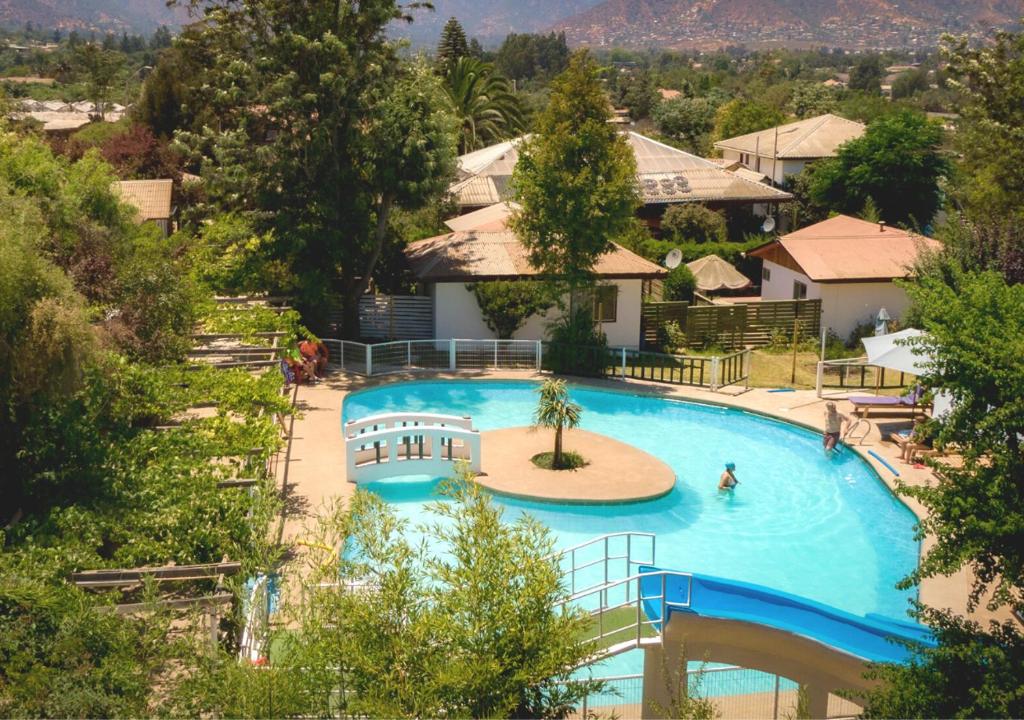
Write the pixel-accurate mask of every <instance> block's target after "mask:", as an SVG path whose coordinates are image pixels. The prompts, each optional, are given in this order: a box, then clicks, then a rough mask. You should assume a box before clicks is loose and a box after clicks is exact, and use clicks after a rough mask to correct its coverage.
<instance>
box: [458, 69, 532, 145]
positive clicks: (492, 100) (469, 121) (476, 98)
mask: <svg viewBox="0 0 1024 720" xmlns="http://www.w3.org/2000/svg"><path fill="white" fill-rule="evenodd" d="M444 91H445V93H446V95H447V97H448V107H449V109H450V110H451V113H452V114H453V115H454V116H455V117H456V118H457V119H458V121H459V123H460V130H461V134H460V136H459V152H460V153H467V152H470V151H472V150H478V149H480V148H482V147H485V146H487V145H489V144H491V143H492V142H494V141H496V140H501V139H502V138H507V137H510V136H512V135H514V134H515V133H517V132H519V131H520V130H522V129H523V125H524V123H523V110H522V106H521V105H520V103H519V99H518V98H517V97H516V96H515V94H514V93H513V92H512V86H511V84H510V83H509V81H508V80H506V79H505V78H503V77H502V76H501V75H498V74H497V73H495V72H494V66H493V65H491V64H490V63H485V62H483V61H481V60H478V59H476V58H473V57H462V58H459V60H458V61H457V62H456V63H455V64H454V65H452V67H451V69H450V70H449V72H448V74H447V76H446V77H445V84H444Z"/></svg>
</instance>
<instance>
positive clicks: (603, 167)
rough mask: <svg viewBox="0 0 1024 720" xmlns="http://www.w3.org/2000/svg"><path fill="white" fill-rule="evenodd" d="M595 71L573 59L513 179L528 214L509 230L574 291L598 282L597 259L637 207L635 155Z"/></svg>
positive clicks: (580, 56)
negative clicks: (615, 121)
mask: <svg viewBox="0 0 1024 720" xmlns="http://www.w3.org/2000/svg"><path fill="white" fill-rule="evenodd" d="M596 70H597V69H596V66H595V65H594V63H593V61H592V60H591V59H590V57H589V55H587V53H586V52H579V53H576V54H575V55H573V57H572V60H571V61H570V63H569V69H568V70H566V71H565V72H564V73H563V74H562V75H560V76H558V78H556V79H555V81H554V82H553V83H552V88H551V99H550V102H549V103H548V107H547V109H546V110H545V111H544V112H543V113H542V114H541V116H540V117H539V118H538V121H537V133H536V134H535V135H534V136H533V137H532V138H530V139H529V140H528V141H526V142H524V143H523V145H522V146H521V148H520V152H519V161H518V163H517V164H516V169H515V171H514V173H513V177H512V185H513V192H514V194H515V197H516V200H517V202H519V204H520V205H521V206H522V209H521V210H520V211H518V212H517V213H516V214H515V215H514V216H513V218H512V222H511V226H512V227H513V229H514V230H515V231H516V232H517V233H518V234H519V237H520V238H521V240H522V242H523V245H524V246H525V247H526V250H527V253H528V256H529V259H530V262H531V263H532V264H533V265H534V267H536V268H537V269H538V270H540V271H541V272H542V273H543V274H544V275H546V276H548V277H550V278H553V279H558V280H559V281H562V282H564V283H566V284H567V285H568V286H569V287H570V288H575V287H578V286H579V285H581V284H583V283H584V282H587V281H590V280H591V279H592V278H593V268H594V264H595V263H596V262H597V258H598V257H600V256H601V255H603V254H604V253H606V252H608V251H609V250H611V248H612V245H611V243H612V241H613V240H614V239H615V238H616V237H618V236H620V235H622V234H624V233H625V232H627V231H628V230H629V229H630V227H631V226H632V222H633V215H634V213H635V212H636V209H637V207H638V206H639V196H638V191H637V187H636V161H635V159H634V157H633V151H632V150H631V149H630V147H629V144H628V143H627V141H626V139H625V138H624V137H623V136H622V135H620V134H619V133H618V132H617V131H616V130H615V128H614V126H613V125H611V124H609V123H608V115H609V112H608V100H607V97H606V95H605V94H604V89H603V87H602V86H601V83H600V81H599V80H598V78H597V72H596Z"/></svg>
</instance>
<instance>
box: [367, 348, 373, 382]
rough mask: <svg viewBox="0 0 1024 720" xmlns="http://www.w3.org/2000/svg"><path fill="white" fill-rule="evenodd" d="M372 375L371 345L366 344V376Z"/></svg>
mask: <svg viewBox="0 0 1024 720" xmlns="http://www.w3.org/2000/svg"><path fill="white" fill-rule="evenodd" d="M372 375H373V345H367V346H366V377H370V376H372Z"/></svg>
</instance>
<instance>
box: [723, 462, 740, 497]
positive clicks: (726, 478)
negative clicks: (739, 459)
mask: <svg viewBox="0 0 1024 720" xmlns="http://www.w3.org/2000/svg"><path fill="white" fill-rule="evenodd" d="M735 470H736V463H734V462H728V463H726V464H725V472H723V473H722V476H721V477H720V478H718V489H719V490H732V489H733V488H734V487H736V486H737V485H738V484H739V482H740V481H739V480H737V479H736V473H735Z"/></svg>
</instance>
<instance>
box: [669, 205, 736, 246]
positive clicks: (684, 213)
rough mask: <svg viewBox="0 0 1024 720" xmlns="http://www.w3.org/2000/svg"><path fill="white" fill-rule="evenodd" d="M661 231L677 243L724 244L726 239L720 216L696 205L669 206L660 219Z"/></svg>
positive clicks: (725, 228) (723, 224)
mask: <svg viewBox="0 0 1024 720" xmlns="http://www.w3.org/2000/svg"><path fill="white" fill-rule="evenodd" d="M661 229H662V231H663V232H664V233H665V235H667V236H668V238H669V239H670V240H672V241H673V242H677V243H685V242H696V243H705V242H725V241H726V240H727V239H728V230H727V227H726V222H725V218H724V217H722V214H721V213H718V212H715V211H714V210H709V209H708V208H706V207H704V206H703V205H700V204H698V203H686V204H683V205H669V207H668V209H667V210H665V214H664V216H662V218H661Z"/></svg>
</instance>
